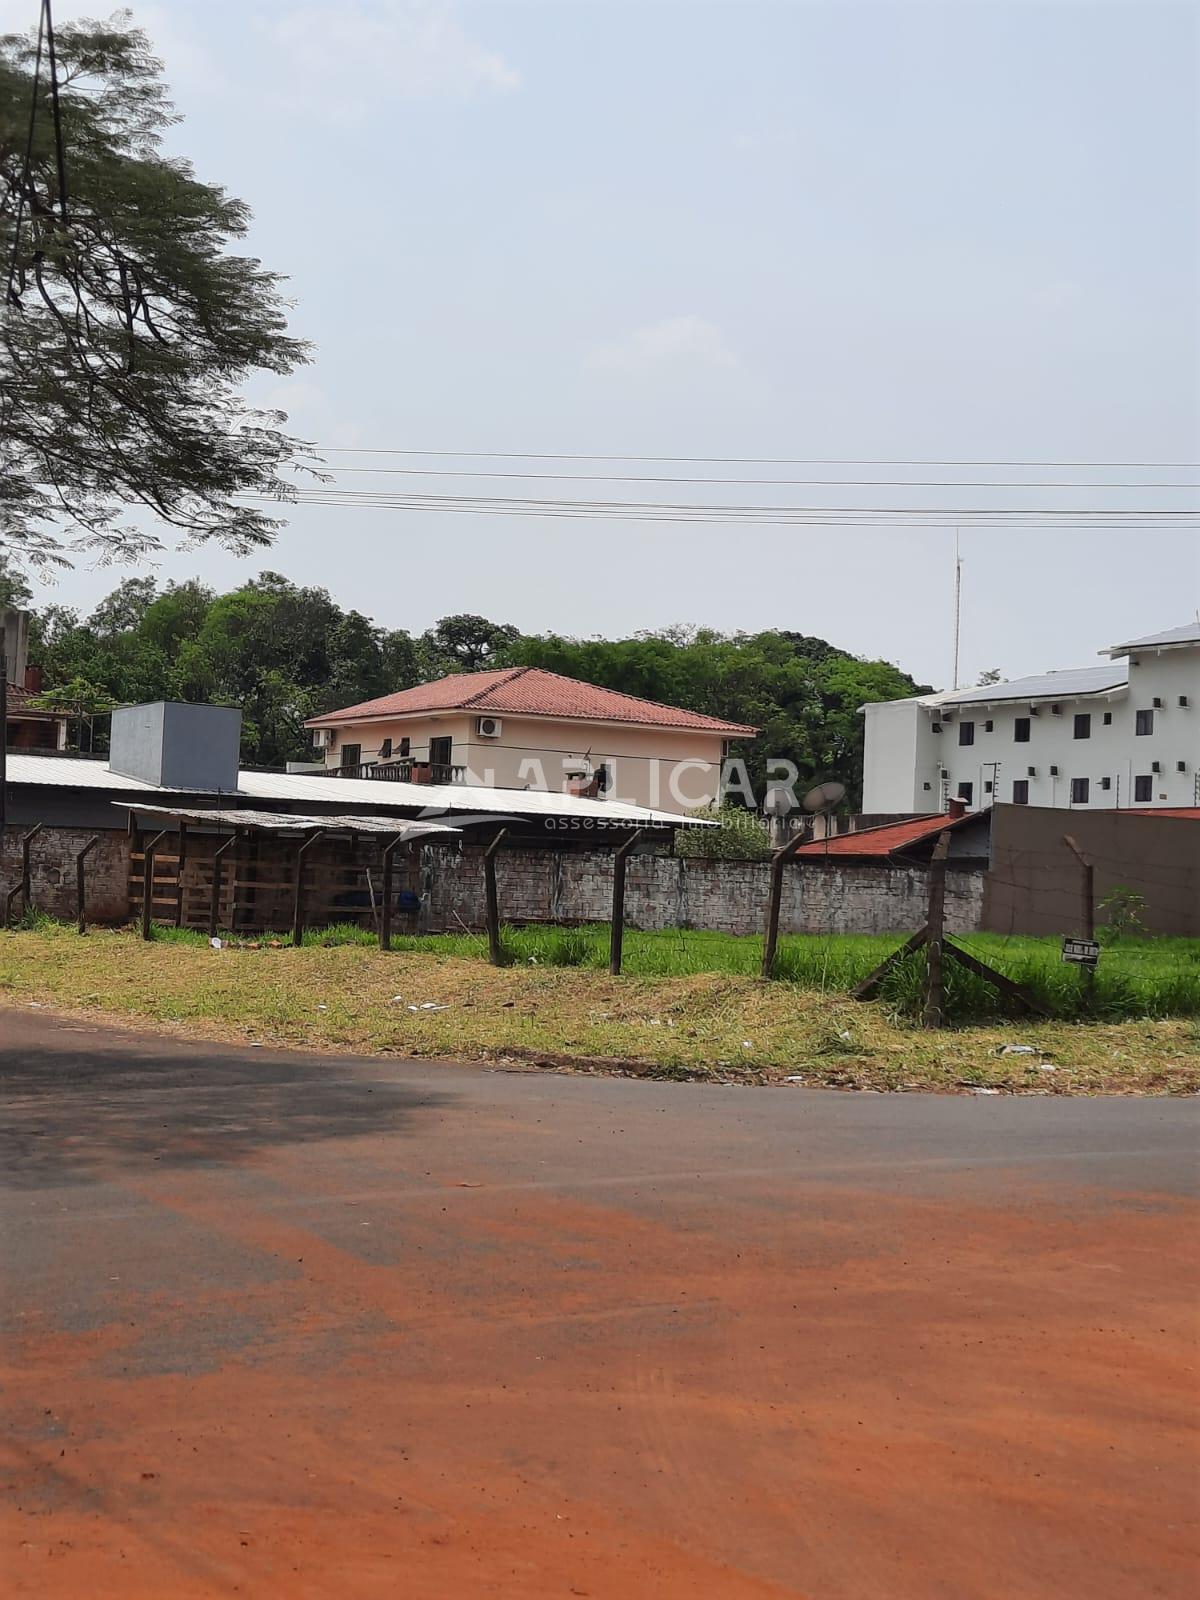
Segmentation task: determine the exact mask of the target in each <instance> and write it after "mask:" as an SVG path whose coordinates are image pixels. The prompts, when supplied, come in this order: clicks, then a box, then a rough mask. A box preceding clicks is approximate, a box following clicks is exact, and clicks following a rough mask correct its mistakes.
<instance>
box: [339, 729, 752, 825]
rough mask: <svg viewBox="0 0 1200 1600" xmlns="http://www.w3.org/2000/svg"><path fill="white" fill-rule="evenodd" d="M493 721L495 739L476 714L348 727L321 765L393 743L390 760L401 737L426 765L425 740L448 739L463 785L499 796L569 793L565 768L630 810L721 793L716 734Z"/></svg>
mask: <svg viewBox="0 0 1200 1600" xmlns="http://www.w3.org/2000/svg"><path fill="white" fill-rule="evenodd" d="M489 715H490V713H489ZM497 720H498V721H499V722H500V725H501V734H500V737H499V738H498V739H481V738H480V737H479V735H478V733H477V732H476V725H477V715H476V714H475V713H465V712H461V711H453V712H438V713H430V714H428V715H422V716H409V717H396V718H380V719H378V720H374V719H372V720H369V721H366V722H361V723H357V724H349V723H347V724H344V725H343V726H341V727H339V728H338V730H337V744H336V745H335V746H334V747H333V748H332V749H326V750H325V752H324V755H325V765H326V766H327V767H337V766H340V765H341V764H342V760H343V754H344V750H345V747H346V745H347V744H357V745H360V746H361V747H362V754H361V757H360V759H361V760H362V761H364V762H368V761H377V760H378V759H379V752H380V749H381V748H382V746H383V743H384V741H385V740H386V739H391V741H392V754H393V756H394V755H396V754H398V752H399V750H400V741H401V739H404V738H407V739H408V740H409V757H410V759H412V760H417V761H420V760H428V759H429V743H430V740H431V739H436V738H449V739H451V740H453V753H452V755H451V764H452V765H454V766H462V767H466V768H467V769H468V773H467V778H466V781H467V782H469V783H481V784H487V785H494V786H495V787H496V788H498V789H546V790H549V791H551V792H553V793H561V792H562V791H563V790H564V789H565V788H566V787H567V775H566V771H565V768H566V767H569V766H572V765H573V766H576V767H578V766H580V765H582V764H583V763H584V762H590V766H591V770H592V771H593V772H594V771H595V770H596V768H597V767H599V766H601V765H604V766H606V767H607V768H608V771H609V774H610V776H611V780H612V781H611V783H610V785H609V788H608V790H607V797H608V798H609V799H617V800H623V801H626V802H628V803H630V804H632V805H642V806H653V807H654V808H656V809H658V810H662V811H677V812H686V811H690V810H692V809H694V808H695V807H696V806H701V805H706V804H708V803H710V802H711V801H713V800H715V799H716V798H717V796H718V794H719V791H720V782H721V754H722V750H723V747H724V746H723V740H722V738H721V736H720V735H719V734H712V733H705V732H695V731H692V730H688V729H677V728H648V727H635V726H631V725H628V724H621V723H602V722H574V721H570V720H568V719H566V718H563V717H530V716H511V715H509V714H507V713H504V714H503V715H498V717H497Z"/></svg>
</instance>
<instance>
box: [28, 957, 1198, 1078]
mask: <svg viewBox="0 0 1200 1600" xmlns="http://www.w3.org/2000/svg"><path fill="white" fill-rule="evenodd" d="M0 1002H3V1003H5V1004H8V1005H35V1006H47V1007H54V1008H58V1009H62V1010H67V1011H72V1012H85V1013H88V1014H91V1015H93V1016H96V1017H102V1018H109V1019H113V1020H119V1021H121V1022H124V1023H137V1024H140V1025H150V1026H154V1027H164V1028H169V1029H172V1030H179V1031H186V1032H187V1033H188V1034H191V1035H198V1036H202V1037H209V1038H214V1039H223V1040H234V1041H242V1042H245V1041H247V1040H257V1041H261V1042H263V1043H271V1044H276V1045H288V1046H296V1047H301V1048H305V1049H317V1050H327V1051H339V1052H345V1051H353V1052H357V1053H365V1054H392V1055H409V1056H443V1057H449V1058H458V1059H477V1060H493V1061H494V1060H497V1059H505V1058H509V1059H515V1060H520V1061H530V1060H532V1061H542V1062H546V1063H550V1064H556V1065H558V1064H562V1065H571V1066H575V1067H580V1068H584V1069H587V1068H591V1069H601V1070H603V1069H611V1070H625V1071H636V1072H643V1073H653V1074H658V1075H663V1076H678V1077H704V1078H716V1079H724V1080H736V1081H779V1080H781V1079H786V1078H792V1077H798V1078H800V1079H802V1080H803V1081H804V1082H805V1083H806V1084H811V1085H829V1086H836V1087H845V1088H859V1089H885V1090H893V1089H934V1090H949V1091H953V1090H957V1089H963V1088H971V1087H974V1088H977V1089H978V1088H984V1087H986V1088H995V1089H1001V1090H1017V1091H1023V1092H1040V1093H1060V1094H1061V1093H1073V1094H1079V1093H1084V1094H1088V1093H1104V1092H1120V1093H1133V1094H1170V1093H1175V1094H1180V1093H1194V1092H1197V1091H1198V1090H1200V1028H1198V1026H1197V1024H1196V1023H1195V1022H1194V1021H1187V1020H1178V1019H1176V1020H1164V1021H1151V1020H1142V1021H1125V1022H1116V1023H1065V1022H1052V1023H1038V1024H1033V1023H1025V1022H1020V1023H1011V1022H1008V1023H999V1024H995V1025H992V1026H982V1027H971V1028H962V1029H954V1030H946V1031H945V1032H940V1033H927V1032H924V1031H922V1030H920V1029H918V1028H915V1027H913V1026H911V1025H909V1024H907V1023H903V1022H900V1021H897V1020H896V1019H895V1018H894V1017H892V1016H890V1015H889V1013H888V1011H887V1009H886V1008H885V1007H884V1006H882V1005H861V1004H857V1003H855V1002H854V1001H852V1000H849V999H846V998H841V997H838V996H834V995H831V994H829V993H820V992H818V991H816V990H813V989H810V988H806V987H804V986H802V985H801V984H799V983H790V982H774V983H763V982H761V981H760V980H758V979H757V978H754V977H750V976H747V975H744V974H729V973H714V972H703V973H689V974H683V975H680V976H667V977H637V976H623V977H621V978H610V977H609V976H608V975H607V973H602V972H597V971H593V970H589V969H586V968H573V967H544V966H529V965H526V966H513V967H507V968H501V969H495V968H492V967H489V966H487V965H485V964H483V963H481V962H480V961H478V960H477V959H470V958H464V957H461V956H439V955H429V954H416V953H412V952H400V953H392V954H390V955H384V954H383V953H382V952H380V951H379V950H378V949H377V948H371V947H355V946H345V947H341V948H328V947H321V946H306V947H304V948H303V949H300V950H293V949H290V948H286V947H284V948H272V947H270V946H263V947H260V948H246V949H241V948H226V949H223V950H212V949H210V948H209V947H208V946H207V945H202V946H201V945H195V944H190V943H174V942H169V941H165V940H164V941H154V942H151V943H149V944H145V943H143V942H142V941H141V940H140V939H138V938H137V937H136V936H135V935H134V934H132V933H130V932H128V931H123V930H118V931H108V930H100V929H97V930H93V931H92V932H90V933H89V934H88V935H87V936H86V937H85V938H80V937H79V936H78V935H77V934H75V933H74V932H72V931H70V930H68V929H65V928H58V927H52V926H51V927H43V928H39V929H36V930H29V931H16V932H10V933H3V934H0ZM435 1007H436V1008H437V1009H434V1008H435ZM412 1008H415V1009H412ZM1018 1043H1019V1044H1023V1045H1030V1046H1033V1052H1032V1053H1031V1054H1030V1053H1021V1054H1000V1053H999V1052H1000V1051H1001V1050H1003V1048H1004V1046H1005V1045H1010V1046H1011V1045H1013V1044H1018Z"/></svg>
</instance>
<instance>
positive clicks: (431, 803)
mask: <svg viewBox="0 0 1200 1600" xmlns="http://www.w3.org/2000/svg"><path fill="white" fill-rule="evenodd" d="M8 781H9V783H10V784H22V783H24V784H42V785H46V786H49V787H52V788H60V789H105V790H109V791H110V792H116V793H126V792H128V793H136V794H169V793H172V792H174V791H171V790H168V789H164V788H162V787H161V786H160V785H156V784H153V783H145V782H144V781H143V780H142V779H141V778H129V777H126V776H125V774H124V773H120V772H112V771H111V770H110V769H109V765H108V762H107V761H94V760H89V759H88V758H86V757H79V756H31V755H24V754H21V753H19V752H17V751H14V750H10V751H9V754H8ZM187 792H188V793H194V792H195V791H187ZM222 793H223V794H225V795H227V796H228V798H229V799H231V800H232V799H242V800H288V801H291V802H293V803H294V804H298V805H304V804H306V803H308V802H309V801H313V800H318V801H322V802H325V803H327V804H332V805H336V806H338V808H339V809H340V810H342V811H350V810H353V809H354V808H355V807H357V806H372V807H376V808H379V807H382V808H386V809H388V810H396V811H409V812H414V811H415V812H420V813H421V814H422V815H424V816H426V817H430V818H432V817H436V816H441V815H447V816H454V815H461V814H470V813H475V812H484V813H486V814H487V815H488V816H494V815H495V814H496V813H497V812H503V813H504V814H505V815H506V816H514V817H568V818H578V819H579V820H580V821H581V822H582V821H584V820H590V821H591V822H593V823H596V822H599V823H604V822H630V823H633V824H635V825H636V824H638V823H640V824H642V825H646V824H648V823H673V824H675V825H676V826H678V825H680V824H682V823H685V822H686V823H688V824H689V825H693V821H694V819H692V818H687V817H682V816H680V815H679V814H678V813H677V812H673V811H654V810H651V809H650V808H649V807H647V806H635V805H629V804H627V803H626V802H625V801H622V800H587V799H584V798H583V797H582V796H581V795H573V794H551V793H547V792H545V791H539V790H536V789H492V788H488V787H486V786H484V785H481V784H466V783H454V784H432V783H393V782H390V781H384V780H381V779H378V778H320V777H310V776H308V775H307V774H306V773H296V772H255V771H252V770H243V771H241V772H239V773H238V787H237V791H236V793H230V792H229V791H227V790H226V791H222Z"/></svg>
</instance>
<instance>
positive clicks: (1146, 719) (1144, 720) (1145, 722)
mask: <svg viewBox="0 0 1200 1600" xmlns="http://www.w3.org/2000/svg"><path fill="white" fill-rule="evenodd" d="M1133 731H1134V733H1136V734H1146V733H1153V732H1154V713H1153V711H1139V712H1138V714H1137V720H1136V722H1135V723H1134V729H1133Z"/></svg>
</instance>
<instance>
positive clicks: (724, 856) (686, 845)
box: [675, 806, 771, 861]
mask: <svg viewBox="0 0 1200 1600" xmlns="http://www.w3.org/2000/svg"><path fill="white" fill-rule="evenodd" d="M689 815H690V816H693V817H695V818H696V819H697V820H698V821H703V822H715V823H716V824H717V826H716V827H715V828H681V829H680V831H679V832H678V833H677V834H676V835H675V853H676V855H681V856H699V857H703V858H704V859H706V860H709V861H767V860H769V859H770V856H771V840H770V838H769V836H768V834H767V830H766V828H764V827H763V825H762V823H761V822H760V821H759V820H758V818H757V817H756V816H755V815H754V813H753V812H752V811H747V810H746V809H745V807H744V806H700V807H698V808H697V809H696V810H695V811H692V812H690V813H689Z"/></svg>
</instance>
